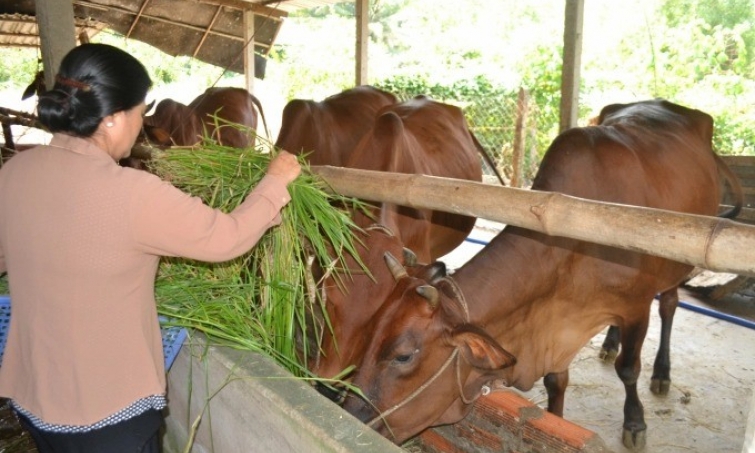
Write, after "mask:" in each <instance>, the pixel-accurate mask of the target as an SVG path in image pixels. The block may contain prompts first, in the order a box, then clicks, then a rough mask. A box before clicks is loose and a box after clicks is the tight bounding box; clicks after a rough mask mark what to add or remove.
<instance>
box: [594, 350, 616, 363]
mask: <svg viewBox="0 0 755 453" xmlns="http://www.w3.org/2000/svg"><path fill="white" fill-rule="evenodd" d="M617 355H619V351H617V350H616V349H605V348H601V349H600V354H598V358H600V360H602V361H604V362H606V363H613V362H614V361H615V360H616V356H617Z"/></svg>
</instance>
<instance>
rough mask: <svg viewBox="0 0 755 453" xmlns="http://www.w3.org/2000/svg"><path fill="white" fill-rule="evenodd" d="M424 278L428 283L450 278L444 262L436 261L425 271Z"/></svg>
mask: <svg viewBox="0 0 755 453" xmlns="http://www.w3.org/2000/svg"><path fill="white" fill-rule="evenodd" d="M423 272H424V275H423V278H424V279H425V280H427V281H428V282H430V283H431V284H432V283H435V282H437V281H438V280H440V279H441V278H444V277H446V276H448V269H446V263H444V262H442V261H436V262H434V263H432V264H430V265H429V266H427V267H425V269H424V271H423Z"/></svg>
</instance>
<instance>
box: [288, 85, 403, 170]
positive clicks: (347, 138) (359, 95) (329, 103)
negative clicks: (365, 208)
mask: <svg viewBox="0 0 755 453" xmlns="http://www.w3.org/2000/svg"><path fill="white" fill-rule="evenodd" d="M396 102H397V99H396V96H394V95H393V94H391V93H388V92H386V91H382V90H379V89H377V88H374V87H372V86H369V85H361V86H358V87H355V88H351V89H349V90H345V91H343V92H341V93H338V94H334V95H332V96H329V97H327V98H325V99H324V100H322V101H320V102H317V101H312V100H304V99H294V100H292V101H290V102H289V103H288V104H286V107H285V108H284V109H283V118H282V121H281V128H280V132H279V133H278V139H277V140H276V142H275V146H277V147H279V148H282V149H285V150H286V151H289V152H291V153H295V154H299V153H305V154H306V156H307V160H308V161H309V163H310V165H333V166H336V167H342V166H343V165H344V163H345V161H346V159H347V157H348V155H349V154H350V153H351V152H352V151H353V149H354V147H355V146H356V144H357V143H358V142H359V139H361V138H362V136H363V135H364V134H365V133H366V132H367V131H368V130H369V129H370V128H371V127H372V125H373V124H374V122H375V116H376V113H377V112H378V110H380V109H381V108H382V107H385V106H387V105H391V104H395V103H396Z"/></svg>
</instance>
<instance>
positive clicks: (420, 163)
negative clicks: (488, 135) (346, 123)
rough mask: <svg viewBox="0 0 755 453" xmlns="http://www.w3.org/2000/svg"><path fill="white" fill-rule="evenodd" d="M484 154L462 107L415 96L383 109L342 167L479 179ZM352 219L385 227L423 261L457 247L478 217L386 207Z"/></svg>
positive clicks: (376, 207)
mask: <svg viewBox="0 0 755 453" xmlns="http://www.w3.org/2000/svg"><path fill="white" fill-rule="evenodd" d="M482 152H484V151H483V150H482V147H481V146H480V144H479V142H478V141H477V139H476V138H475V137H474V135H473V134H472V132H471V131H470V130H469V128H468V127H467V122H466V119H465V118H464V114H463V113H462V111H461V109H459V108H458V107H455V106H452V105H449V104H443V103H440V102H436V101H433V100H431V99H429V98H427V97H425V96H417V97H415V98H414V99H411V100H409V101H405V102H402V103H399V104H394V105H390V106H387V107H383V109H382V110H380V112H378V117H377V118H376V120H375V125H374V126H373V128H372V129H371V130H370V131H369V132H367V133H366V134H365V135H364V137H362V140H361V141H360V142H359V144H358V145H357V147H356V148H355V149H354V152H353V153H351V155H350V156H349V158H348V160H347V161H346V162H345V164H344V166H345V167H348V168H358V169H363V170H374V171H385V172H395V173H411V174H423V175H428V176H440V177H445V178H455V179H465V180H470V181H481V180H482V165H481V161H480V156H479V155H478V153H482ZM353 218H354V221H355V223H356V224H357V225H359V226H366V225H369V224H371V223H373V222H377V223H380V224H381V225H385V226H387V227H388V228H389V229H391V231H393V232H395V233H396V234H397V235H398V236H399V237H400V238H401V241H402V242H403V244H404V246H406V247H407V248H409V249H411V250H412V251H413V252H414V253H416V254H417V258H418V260H419V261H420V262H425V263H426V262H430V261H431V260H435V259H437V258H439V257H441V256H443V255H445V254H447V253H449V252H451V251H452V250H453V249H455V248H456V247H457V246H458V245H459V244H461V243H462V242H463V241H464V239H465V238H466V237H467V236H468V235H469V232H470V231H471V230H472V228H473V227H474V223H475V218H474V217H469V216H462V215H458V214H449V213H446V212H442V211H431V210H427V209H414V208H408V207H403V206H396V205H392V204H388V203H382V204H375V205H374V207H373V208H372V211H371V214H370V215H365V214H364V213H362V212H354V213H353Z"/></svg>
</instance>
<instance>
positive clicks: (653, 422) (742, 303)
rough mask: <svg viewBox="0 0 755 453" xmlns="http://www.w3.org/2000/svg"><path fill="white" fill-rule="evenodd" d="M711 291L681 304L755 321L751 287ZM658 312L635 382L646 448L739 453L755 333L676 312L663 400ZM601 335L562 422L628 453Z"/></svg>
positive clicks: (456, 255)
mask: <svg viewBox="0 0 755 453" xmlns="http://www.w3.org/2000/svg"><path fill="white" fill-rule="evenodd" d="M495 231H496V230H495V225H492V226H491V225H485V224H483V228H478V229H477V230H476V231H475V233H473V235H472V236H471V237H473V238H477V239H481V240H484V241H487V240H489V239H490V238H492V237H493V235H494V234H495ZM480 248H482V245H478V244H465V245H464V246H462V247H461V248H460V249H457V250H456V251H454V252H453V253H452V254H450V255H448V256H447V257H445V260H446V262H447V265H448V266H449V267H451V268H455V267H458V266H460V265H461V264H463V263H464V262H465V261H466V259H468V258H469V257H470V256H472V255H473V254H474V253H476V252H477V251H478V250H479V249H480ZM705 275H708V276H711V275H712V279H710V280H708V281H707V282H704V284H711V285H715V284H716V281H721V278H723V281H726V279H727V277H728V276H727V275H723V274H718V275H715V274H712V273H709V272H706V273H705ZM705 275H702V276H700V277H699V278H697V280H701V279H703V277H704V276H705ZM731 277H733V276H731ZM729 278H730V277H729ZM703 280H704V279H703ZM752 282H753V283H755V279H753V280H752ZM690 283H694V281H690ZM713 288H714V287H713ZM710 290H711V287H706V286H699V287H684V288H682V289H681V290H680V299H682V300H683V301H684V302H686V303H688V304H690V305H695V306H701V307H706V308H710V309H712V310H715V311H717V312H719V313H726V314H730V315H733V316H738V317H741V318H743V319H748V320H750V321H752V322H755V287H753V285H750V286H747V287H745V288H742V289H741V290H740V291H738V292H737V293H734V294H732V295H730V296H728V297H726V298H725V299H722V300H721V301H720V302H716V303H713V302H711V301H710V300H708V299H706V296H705V294H706V293H708V292H710ZM657 308H658V304H657V302H654V303H653V307H652V314H651V320H650V327H649V329H648V334H647V337H646V340H645V344H644V347H643V350H642V367H643V368H642V373H641V375H640V383H639V385H638V389H639V392H640V398H641V400H642V402H643V405H644V407H645V420H646V422H647V425H648V431H647V446H646V448H645V450H644V451H646V452H648V453H684V452H705V453H708V452H716V453H739V452H741V451H742V444H743V441H744V433H745V428H746V423H747V416H748V412H749V409H750V402H751V398H752V392H753V388H755V353H754V352H755V330H753V329H750V328H747V327H742V326H739V325H736V324H733V323H731V322H728V321H724V320H720V319H716V318H714V317H711V316H708V315H704V314H699V313H697V312H694V311H691V310H689V309H685V308H682V307H679V308H678V309H677V311H676V315H675V317H674V327H673V331H672V335H671V367H672V368H671V380H672V382H671V389H670V391H669V394H668V395H667V396H664V397H659V396H656V395H654V394H652V393H651V392H650V375H651V374H652V366H653V361H654V359H655V353H656V351H657V348H658V343H659V338H660V318H659V316H658V315H657ZM604 337H605V333H602V334H600V335H598V336H596V337H595V338H593V339H592V341H590V343H589V344H588V345H586V346H585V347H584V348H583V349H582V351H581V352H580V353H579V355H578V356H577V357H576V359H575V360H574V362H572V366H571V368H570V383H569V387H568V389H567V393H566V403H565V409H564V418H566V419H568V420H570V421H572V422H575V423H577V424H579V425H581V426H583V427H585V428H587V429H590V430H592V431H594V432H595V433H597V434H598V435H599V436H600V437H601V438H602V439H603V441H604V442H605V443H606V445H607V446H608V447H609V448H611V449H613V451H615V452H617V453H625V452H628V451H629V450H627V449H626V448H624V447H623V445H622V443H621V431H622V429H621V426H622V421H623V414H622V407H623V404H624V387H623V385H622V383H621V381H620V380H619V378H618V376H616V373H615V371H614V368H613V365H612V364H607V363H605V362H603V361H602V360H601V359H599V358H598V354H599V351H600V347H601V345H602V343H603V339H604ZM523 395H524V396H525V397H527V398H528V399H530V400H531V401H533V402H535V403H537V404H538V405H540V406H541V407H546V406H547V396H546V393H545V389H544V388H543V386H542V384H541V383H540V384H536V385H535V387H534V388H533V389H532V390H530V391H528V392H524V393H523Z"/></svg>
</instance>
